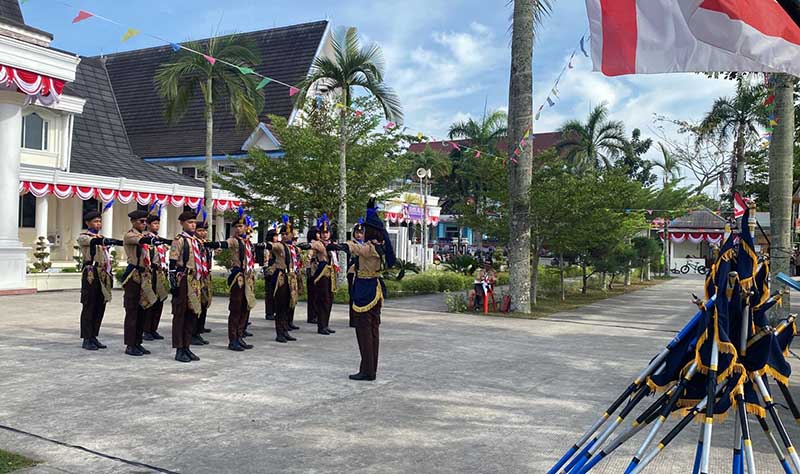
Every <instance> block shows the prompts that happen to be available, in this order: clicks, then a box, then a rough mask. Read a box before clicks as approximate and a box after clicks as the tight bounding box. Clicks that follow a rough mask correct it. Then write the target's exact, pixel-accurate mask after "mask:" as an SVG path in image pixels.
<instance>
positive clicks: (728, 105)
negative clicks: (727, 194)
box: [700, 77, 766, 195]
mask: <svg viewBox="0 0 800 474" xmlns="http://www.w3.org/2000/svg"><path fill="white" fill-rule="evenodd" d="M737 80H738V84H737V86H736V95H735V96H734V97H733V98H729V97H721V98H719V99H717V100H716V101H715V102H714V105H713V106H712V107H711V110H710V111H709V112H708V114H706V116H705V118H704V119H703V121H702V122H701V124H700V131H701V135H702V136H714V137H716V138H718V139H721V140H725V141H727V140H733V157H732V159H731V183H732V184H731V195H733V192H734V191H735V190H736V189H737V188H738V187H740V186H741V185H742V184H744V180H745V173H744V166H745V164H746V156H747V155H746V152H747V144H748V142H749V141H751V139H753V138H754V137H757V136H758V134H759V132H758V129H757V128H756V127H757V125H764V124H765V110H764V105H763V104H764V99H765V97H766V95H765V90H764V88H763V87H761V86H759V85H753V84H750V83H748V82H746V80H745V79H743V78H741V77H739V78H738V79H737Z"/></svg>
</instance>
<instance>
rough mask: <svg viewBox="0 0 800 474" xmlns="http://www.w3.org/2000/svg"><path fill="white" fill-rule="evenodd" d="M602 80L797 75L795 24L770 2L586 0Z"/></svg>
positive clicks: (799, 54)
mask: <svg viewBox="0 0 800 474" xmlns="http://www.w3.org/2000/svg"><path fill="white" fill-rule="evenodd" d="M586 10H587V13H588V15H589V26H590V29H591V43H592V62H593V63H594V68H595V70H597V71H602V72H603V73H604V74H605V75H607V76H619V75H623V74H652V73H669V72H702V71H760V72H785V73H789V74H793V75H795V76H800V27H799V26H798V25H797V24H796V23H795V22H794V21H793V20H792V17H790V16H789V14H788V13H787V12H786V11H785V10H784V9H783V8H782V7H781V6H780V5H779V4H778V3H777V2H776V1H775V0H586Z"/></svg>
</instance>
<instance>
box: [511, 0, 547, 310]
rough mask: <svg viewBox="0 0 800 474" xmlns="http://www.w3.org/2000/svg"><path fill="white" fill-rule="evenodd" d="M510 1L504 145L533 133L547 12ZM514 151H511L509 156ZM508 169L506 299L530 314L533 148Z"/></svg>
mask: <svg viewBox="0 0 800 474" xmlns="http://www.w3.org/2000/svg"><path fill="white" fill-rule="evenodd" d="M509 1H513V4H514V13H513V15H512V20H511V21H512V24H511V72H510V76H511V77H510V81H509V88H508V143H509V144H510V145H513V144H516V143H519V142H520V141H521V140H522V137H523V136H524V135H525V132H526V131H529V130H533V39H534V36H535V34H536V28H537V27H538V26H540V25H541V23H542V21H543V20H544V18H545V17H546V16H547V15H548V14H549V13H550V10H551V3H552V2H551V0H509ZM512 149H513V148H512V147H511V146H510V147H509V151H511V150H512ZM507 169H508V205H509V228H508V230H509V236H510V238H509V242H508V261H509V266H510V268H509V284H510V288H509V294H510V296H511V305H512V310H514V311H520V312H523V313H529V312H530V310H531V300H530V297H531V294H530V293H531V223H530V199H529V193H530V188H531V173H532V170H533V147H530V146H529V147H525V149H524V150H522V152H521V153H520V155H519V156H518V157H517V163H512V165H511V166H508V167H507Z"/></svg>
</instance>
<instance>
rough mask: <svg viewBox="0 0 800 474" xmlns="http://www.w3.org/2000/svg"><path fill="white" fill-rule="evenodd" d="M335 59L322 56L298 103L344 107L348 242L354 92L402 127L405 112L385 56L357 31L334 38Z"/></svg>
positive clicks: (343, 207)
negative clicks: (312, 99) (327, 101)
mask: <svg viewBox="0 0 800 474" xmlns="http://www.w3.org/2000/svg"><path fill="white" fill-rule="evenodd" d="M331 47H332V49H333V57H327V56H319V57H317V58H316V59H315V60H314V63H313V64H312V66H311V72H310V73H309V75H308V77H307V78H306V79H305V80H304V81H303V82H302V83H301V84H300V85H299V86H298V88H299V89H300V92H298V94H297V95H296V96H295V100H296V103H298V104H303V103H305V101H306V97H307V96H308V95H309V94H319V95H329V96H332V97H333V98H334V99H335V100H336V101H337V103H338V104H342V105H344V107H340V112H339V113H340V122H339V225H338V229H339V235H338V238H339V241H340V242H344V241H345V239H346V238H347V139H348V138H347V114H348V111H349V110H350V105H351V103H352V101H353V91H354V90H355V89H361V90H362V91H365V92H366V93H367V94H369V95H371V96H373V97H374V98H375V99H376V100H377V101H378V103H380V104H381V107H383V113H384V116H385V117H386V119H387V120H390V121H393V122H396V123H400V122H401V121H402V119H403V110H402V107H401V106H400V99H399V98H398V97H397V94H395V92H394V91H393V90H392V89H391V88H390V87H389V86H387V85H386V83H385V82H384V77H383V76H384V62H383V53H382V51H381V48H380V46H378V45H377V44H370V45H366V46H363V45H362V44H361V41H360V40H359V38H358V32H357V30H356V29H355V28H339V29H337V31H336V32H335V33H334V34H333V37H332V38H331Z"/></svg>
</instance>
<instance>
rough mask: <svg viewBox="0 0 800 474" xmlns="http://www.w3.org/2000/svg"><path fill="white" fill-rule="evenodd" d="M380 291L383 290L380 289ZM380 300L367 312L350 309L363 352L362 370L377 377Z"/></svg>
mask: <svg viewBox="0 0 800 474" xmlns="http://www.w3.org/2000/svg"><path fill="white" fill-rule="evenodd" d="M378 291H381V290H380V289H378ZM382 306H383V302H379V303H378V304H376V305H375V307H374V308H372V309H370V310H369V311H367V312H365V313H355V314H353V313H354V311H353V309H352V308H351V309H350V321H351V323H350V325H351V326H354V327H355V328H356V340H357V341H358V351H359V352H360V353H361V370H360V371H359V372H361V373H362V374H364V375H367V376H369V377H375V374H376V373H377V372H378V348H379V346H380V332H379V328H380V324H381V307H382Z"/></svg>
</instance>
